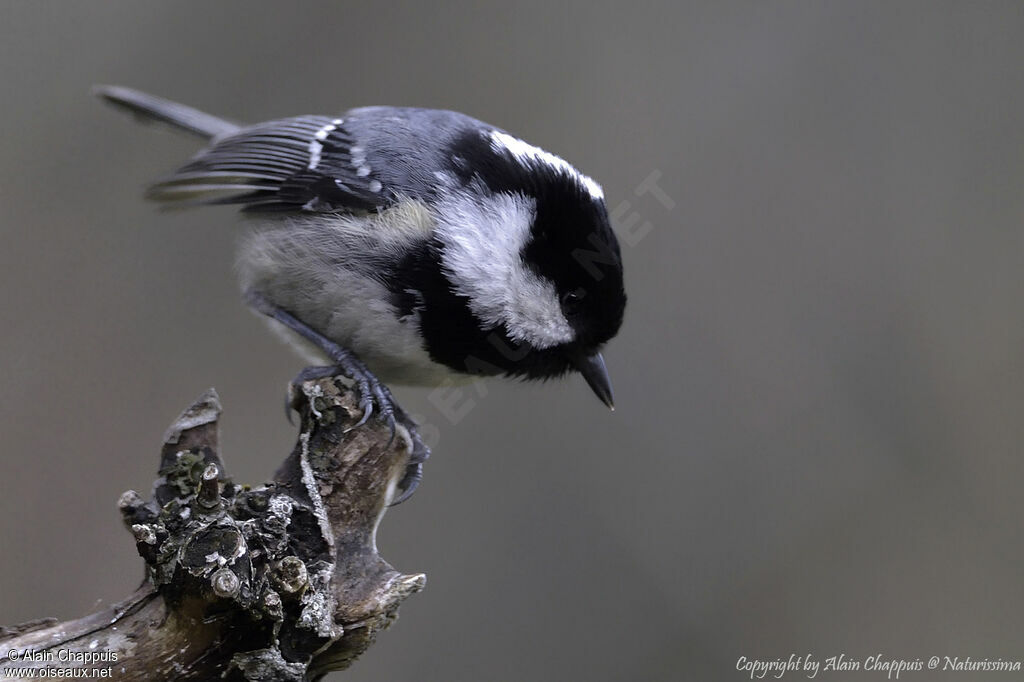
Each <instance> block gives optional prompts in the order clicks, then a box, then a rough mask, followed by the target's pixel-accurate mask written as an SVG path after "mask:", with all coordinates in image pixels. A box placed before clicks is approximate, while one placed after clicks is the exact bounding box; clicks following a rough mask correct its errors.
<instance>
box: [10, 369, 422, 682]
mask: <svg viewBox="0 0 1024 682" xmlns="http://www.w3.org/2000/svg"><path fill="white" fill-rule="evenodd" d="M296 393H297V395H296V396H295V400H294V403H295V406H296V409H297V410H298V412H299V414H300V416H301V420H302V424H301V430H300V433H299V440H298V443H297V444H296V446H295V449H294V450H293V451H292V453H291V455H289V456H288V458H287V459H286V460H285V462H284V463H283V464H282V465H281V467H280V469H279V470H278V471H277V473H276V474H275V475H274V479H273V481H271V482H269V483H267V484H266V485H263V486H261V487H258V488H249V487H248V486H239V485H236V484H234V483H232V482H231V480H230V478H229V477H228V476H227V473H226V471H225V469H224V465H223V463H222V461H221V458H220V454H219V452H218V443H217V419H218V417H219V415H220V411H221V407H220V403H219V401H218V399H217V395H216V393H214V392H213V391H212V390H211V391H208V392H207V393H205V394H204V395H203V396H201V397H200V398H199V400H197V401H196V403H195V404H193V405H192V406H191V407H190V408H188V409H187V410H185V412H184V413H182V415H181V416H180V417H178V419H177V421H175V423H174V424H173V425H172V426H171V428H170V430H169V431H168V432H167V435H166V436H165V437H164V445H163V449H162V451H161V456H160V470H159V478H157V480H156V483H155V484H154V488H153V496H152V499H150V500H148V501H147V500H143V499H142V497H141V496H139V494H138V493H136V492H135V491H128V492H126V493H125V494H124V495H122V496H121V499H120V502H119V507H120V509H121V514H122V516H123V517H124V522H125V524H126V525H127V526H128V528H129V529H130V530H131V532H132V534H133V535H134V537H135V543H136V546H137V548H138V550H139V554H141V555H142V557H143V559H145V562H146V578H145V580H144V581H143V584H142V586H141V587H140V588H139V589H138V590H137V591H136V592H135V593H134V594H132V595H131V596H130V597H128V598H127V599H125V600H124V601H123V602H121V603H119V604H116V605H114V606H111V607H109V608H106V609H104V610H102V611H99V612H97V613H93V614H90V615H88V616H85V617H83V618H78V619H75V620H71V621H66V622H56V621H55V620H52V619H50V620H41V621H34V622H32V623H26V624H23V625H19V626H15V627H8V628H0V656H3V657H4V658H3V660H0V669H2V668H22V667H24V668H30V667H31V668H43V667H49V668H65V669H67V668H88V669H93V670H95V671H97V672H95V673H92V674H93V675H94V676H102V677H109V678H111V679H118V680H140V681H141V680H147V681H151V680H210V679H218V678H223V679H228V680H280V681H292V680H318V679H320V678H322V677H323V676H324V675H326V674H327V673H328V672H330V671H332V670H339V669H342V668H345V667H347V666H348V665H349V664H350V663H351V662H352V661H353V660H354V659H355V658H356V657H357V656H359V654H361V653H362V652H363V651H365V650H366V648H367V647H369V646H370V644H372V642H373V639H374V637H375V636H376V634H377V633H378V632H380V631H381V630H383V629H384V628H386V627H387V626H388V625H389V624H390V623H391V622H392V620H394V618H395V617H396V615H397V611H398V605H399V604H400V603H401V602H402V600H404V599H405V598H406V597H408V596H409V595H410V594H412V593H413V592H417V591H419V590H420V589H422V588H423V585H424V582H425V580H426V578H425V576H423V575H422V574H416V575H403V574H401V573H399V572H397V571H395V570H394V569H393V568H392V567H391V566H390V565H389V564H388V563H387V562H386V561H384V560H383V559H382V558H381V557H380V556H379V555H378V554H377V547H376V543H375V539H374V538H375V534H376V530H377V525H378V524H379V523H380V519H381V517H382V516H383V514H384V511H385V510H386V509H387V506H388V504H389V503H390V501H391V499H392V497H393V495H394V489H395V485H396V482H397V481H398V480H399V479H400V477H401V475H402V473H403V471H404V469H405V465H406V462H407V460H408V452H407V450H406V448H405V446H404V444H403V443H402V441H401V439H400V438H395V439H394V442H391V441H392V439H391V433H390V431H389V429H388V428H387V427H386V426H385V425H383V424H380V423H379V422H378V421H377V420H370V422H369V423H368V424H366V425H364V426H362V427H359V428H356V429H353V430H351V431H349V430H348V429H349V428H350V427H351V426H352V425H354V424H355V422H356V421H357V420H358V418H359V416H360V413H359V409H358V407H357V402H356V399H355V396H354V395H353V394H352V392H351V391H350V390H349V389H348V388H347V387H346V386H345V385H343V384H340V383H338V382H336V380H335V379H330V378H328V379H322V380H318V381H310V382H306V383H305V384H303V385H302V386H301V387H299V388H298V389H297V391H296ZM9 652H15V653H14V654H13V656H12V655H10V654H9ZM103 671H106V672H103Z"/></svg>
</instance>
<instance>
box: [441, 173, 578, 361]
mask: <svg viewBox="0 0 1024 682" xmlns="http://www.w3.org/2000/svg"><path fill="white" fill-rule="evenodd" d="M536 208H537V206H536V202H535V201H534V200H533V199H528V198H526V197H525V196H523V195H521V194H505V193H499V194H495V195H493V196H490V197H487V198H484V195H482V194H473V195H472V196H470V195H467V194H454V195H452V198H451V199H449V200H448V201H446V202H445V203H444V204H443V205H442V206H441V207H440V208H439V210H438V212H437V213H438V216H439V219H438V223H437V229H436V231H435V234H436V235H437V236H438V237H439V238H440V239H441V241H442V242H443V244H444V250H443V252H442V257H441V258H442V261H441V266H442V267H443V268H444V271H445V274H446V275H447V276H448V279H449V280H450V281H451V283H452V285H453V287H454V288H455V291H456V293H458V294H460V295H462V296H466V297H467V298H468V299H469V303H468V304H469V308H470V310H471V311H473V314H474V315H476V317H477V318H478V319H480V320H481V321H482V322H484V323H485V324H488V325H500V324H504V325H505V326H506V327H507V328H508V331H509V335H510V336H511V337H512V339H513V340H516V341H525V342H527V343H529V344H530V345H532V346H533V347H534V348H550V347H552V346H557V345H558V344H561V343H567V342H569V341H572V340H573V338H574V337H575V333H574V332H573V329H572V326H571V325H570V324H569V322H568V320H566V319H565V315H564V314H563V313H562V306H561V305H560V304H559V301H558V293H557V291H556V290H555V285H554V284H553V283H552V282H551V281H550V280H548V279H545V278H543V277H541V276H539V275H537V274H536V273H535V272H533V271H532V270H530V268H529V267H527V265H526V263H524V262H523V258H522V251H523V247H524V246H526V244H527V242H528V240H529V238H530V226H531V225H532V224H533V218H534V213H535V212H536Z"/></svg>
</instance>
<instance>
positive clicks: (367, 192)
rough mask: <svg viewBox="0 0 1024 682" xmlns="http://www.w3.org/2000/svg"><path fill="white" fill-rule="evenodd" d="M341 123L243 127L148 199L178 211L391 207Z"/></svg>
mask: <svg viewBox="0 0 1024 682" xmlns="http://www.w3.org/2000/svg"><path fill="white" fill-rule="evenodd" d="M341 120H342V119H333V118H330V117H327V116H298V117H294V118H287V119H281V120H276V121H268V122H266V123H260V124H257V125H254V126H250V127H247V128H243V129H241V130H239V131H238V132H236V133H234V134H232V135H228V136H226V137H223V138H220V139H218V140H216V141H215V142H214V144H212V145H211V146H209V147H207V148H206V149H204V150H203V151H201V152H199V153H198V154H197V155H196V156H195V157H194V158H193V159H192V160H191V161H190V162H189V163H187V164H186V165H185V166H183V167H181V168H180V169H178V171H177V172H175V173H174V174H172V175H171V176H169V177H167V178H165V179H163V180H162V181H160V182H157V183H156V184H154V185H153V186H152V187H150V189H149V192H148V193H147V196H148V198H150V199H153V200H155V201H160V202H163V203H165V204H167V205H177V206H191V205H195V204H242V205H243V210H246V211H299V210H305V211H354V210H355V211H368V210H372V209H375V208H380V207H383V206H386V205H387V204H388V203H390V200H389V197H388V195H387V194H386V193H385V192H384V191H383V190H384V188H383V185H382V183H381V182H380V181H379V180H377V179H376V178H375V177H372V176H371V175H370V174H369V173H368V172H362V173H361V171H360V167H359V165H358V163H356V162H357V161H358V160H359V156H358V155H357V154H353V153H352V149H353V141H352V139H351V138H350V137H349V135H348V133H347V132H346V131H345V130H344V128H343V127H342V126H341V124H340V121H341ZM353 157H355V158H353Z"/></svg>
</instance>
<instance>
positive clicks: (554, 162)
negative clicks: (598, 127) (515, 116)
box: [491, 130, 604, 199]
mask: <svg viewBox="0 0 1024 682" xmlns="http://www.w3.org/2000/svg"><path fill="white" fill-rule="evenodd" d="M491 147H492V148H493V149H495V150H502V149H504V150H505V151H507V152H509V153H511V154H512V156H514V157H516V158H517V159H518V160H519V162H520V163H522V164H523V165H525V166H531V165H537V164H544V165H546V166H549V167H550V168H552V169H554V170H556V171H557V172H559V173H562V174H563V175H567V176H569V177H571V178H573V179H574V180H575V181H576V182H577V183H579V185H580V186H581V187H583V188H584V189H586V190H587V192H588V193H589V194H590V196H592V197H594V198H595V199H604V190H602V189H601V185H599V184H597V183H596V182H595V181H594V180H593V178H590V177H588V176H586V175H584V174H583V173H581V172H579V171H578V170H576V168H575V167H574V166H573V165H572V164H571V163H569V162H568V161H566V160H565V159H563V158H562V157H560V156H555V155H554V154H552V153H551V152H546V151H544V150H543V149H541V148H540V147H534V146H533V145H532V144H530V143H529V142H523V141H522V140H520V139H519V138H518V137H512V136H511V135H509V134H508V133H503V132H501V131H498V130H492V131H491Z"/></svg>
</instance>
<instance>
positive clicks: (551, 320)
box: [437, 131, 626, 407]
mask: <svg viewBox="0 0 1024 682" xmlns="http://www.w3.org/2000/svg"><path fill="white" fill-rule="evenodd" d="M452 158H453V163H454V165H455V167H456V168H462V169H464V175H463V177H462V178H461V180H462V182H463V183H464V186H466V187H468V188H469V191H466V192H464V193H455V194H453V196H452V197H451V199H450V200H449V201H448V203H447V205H446V206H445V207H444V208H443V210H442V211H441V215H442V216H443V219H442V221H441V224H440V226H439V228H438V232H437V235H438V244H439V247H438V251H439V258H440V261H441V266H442V271H443V272H444V274H445V276H446V277H447V279H448V281H449V283H450V286H451V289H452V291H453V292H454V293H455V294H456V295H457V297H458V298H460V299H461V300H462V302H463V303H464V304H465V307H466V308H468V311H469V312H470V313H471V315H472V317H473V321H474V323H475V324H476V326H477V328H478V332H477V333H473V334H465V335H463V339H461V340H460V341H459V342H458V344H457V345H458V346H459V348H458V350H457V351H455V354H454V356H453V358H452V359H453V360H454V361H455V362H456V363H463V365H464V366H465V369H464V371H469V372H471V373H478V374H499V373H503V374H507V375H510V376H516V377H522V378H527V379H546V378H552V377H557V376H561V375H563V374H565V373H567V372H570V371H574V370H575V371H578V372H580V373H581V374H582V375H583V376H584V378H585V379H586V381H587V383H588V384H589V385H590V387H591V388H592V389H593V390H594V392H595V393H596V394H597V396H598V397H599V398H600V399H601V400H602V401H603V402H604V403H605V404H606V405H608V406H609V407H611V406H612V391H611V382H610V381H609V378H608V374H607V372H606V370H605V365H604V360H603V358H602V357H601V354H600V350H601V348H602V346H603V345H604V344H605V343H606V342H607V341H609V340H610V339H611V338H612V337H614V336H615V334H616V333H618V330H619V327H620V326H621V325H622V319H623V312H624V310H625V304H626V294H625V289H624V287H623V275H622V258H621V254H620V251H619V245H618V241H617V240H616V238H615V234H614V232H613V231H612V228H611V224H610V221H609V217H608V211H607V208H606V206H605V201H604V195H603V193H602V191H601V188H600V187H599V186H598V185H597V183H595V182H594V181H593V180H591V179H590V178H588V177H587V176H585V175H583V174H582V173H580V172H579V171H577V170H576V169H575V168H573V167H572V166H570V165H569V164H568V163H567V162H565V161H563V160H562V159H560V158H558V157H556V156H554V155H551V154H548V153H547V152H544V151H543V150H540V149H538V148H536V147H533V146H531V145H528V144H526V143H524V142H522V141H521V140H517V139H516V138H513V137H511V136H510V135H508V134H506V133H503V132H500V131H491V132H490V133H489V134H487V135H485V136H479V137H476V138H474V137H471V138H470V139H464V140H462V142H461V144H460V145H458V146H457V147H455V148H454V150H453V157H452ZM448 364H452V362H448Z"/></svg>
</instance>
